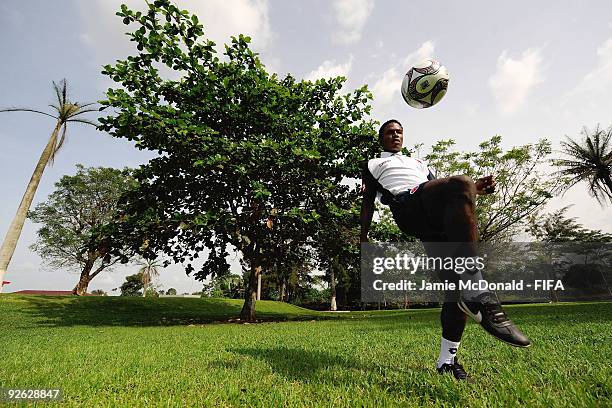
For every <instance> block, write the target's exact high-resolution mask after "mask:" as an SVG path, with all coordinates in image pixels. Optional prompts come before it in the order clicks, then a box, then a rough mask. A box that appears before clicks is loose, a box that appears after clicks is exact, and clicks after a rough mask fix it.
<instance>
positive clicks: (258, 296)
mask: <svg viewBox="0 0 612 408" xmlns="http://www.w3.org/2000/svg"><path fill="white" fill-rule="evenodd" d="M257 300H261V273H258V274H257Z"/></svg>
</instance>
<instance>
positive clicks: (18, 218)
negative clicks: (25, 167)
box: [0, 79, 97, 292]
mask: <svg viewBox="0 0 612 408" xmlns="http://www.w3.org/2000/svg"><path fill="white" fill-rule="evenodd" d="M53 89H54V90H55V94H56V96H57V105H54V104H52V105H49V106H51V107H52V108H53V109H54V110H55V111H56V112H57V113H54V114H49V113H45V112H41V111H38V110H35V109H30V108H6V109H0V112H32V113H37V114H40V115H45V116H49V117H51V118H53V119H56V120H57V123H56V124H55V128H53V131H52V132H51V137H49V141H48V142H47V146H45V148H44V150H43V152H42V154H41V155H40V158H39V159H38V163H37V164H36V167H35V169H34V173H33V174H32V177H31V178H30V182H29V183H28V186H27V187H26V191H25V193H24V195H23V197H22V199H21V203H20V204H19V207H18V209H17V214H15V217H14V218H13V221H12V222H11V225H10V226H9V229H8V231H7V233H6V236H5V238H4V241H2V246H1V247H0V292H2V287H3V286H4V283H3V282H4V275H5V274H6V270H7V268H8V266H9V263H10V262H11V258H12V257H13V253H14V252H15V248H16V247H17V241H18V240H19V236H20V235H21V230H22V229H23V224H24V222H25V220H26V217H27V213H28V210H29V209H30V206H31V205H32V200H33V199H34V195H35V194H36V190H37V189H38V184H39V183H40V179H41V178H42V175H43V172H44V170H45V167H47V165H50V164H53V161H54V159H55V155H56V154H57V152H58V151H59V150H60V149H61V148H62V146H63V145H64V140H65V139H66V133H67V130H68V124H69V123H83V124H86V125H92V126H96V123H95V122H92V121H90V120H88V119H84V118H82V117H80V116H81V115H83V114H85V113H88V112H93V111H96V110H97V109H94V108H90V106H92V105H94V104H93V103H86V104H84V105H81V104H79V103H78V102H71V101H70V100H69V99H68V91H67V83H66V80H65V79H64V80H62V81H60V83H59V84H56V83H55V82H53Z"/></svg>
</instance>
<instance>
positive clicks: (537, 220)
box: [527, 206, 612, 243]
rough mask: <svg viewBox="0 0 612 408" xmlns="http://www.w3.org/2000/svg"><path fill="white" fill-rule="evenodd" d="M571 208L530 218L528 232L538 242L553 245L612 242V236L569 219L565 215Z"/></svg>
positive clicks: (567, 207)
mask: <svg viewBox="0 0 612 408" xmlns="http://www.w3.org/2000/svg"><path fill="white" fill-rule="evenodd" d="M570 207H571V206H566V207H563V208H561V209H559V210H557V211H555V212H553V213H551V214H548V215H546V216H544V215H542V214H534V215H532V216H530V217H529V228H528V229H527V231H528V232H529V233H530V234H531V235H532V236H534V237H535V238H537V239H538V240H540V241H544V242H551V243H553V242H554V243H561V242H612V234H608V233H605V232H602V231H601V230H590V229H587V228H584V227H583V226H582V225H581V224H579V223H578V221H577V220H576V218H567V217H566V215H565V214H566V212H567V210H568V209H569V208H570Z"/></svg>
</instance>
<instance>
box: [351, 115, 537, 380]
mask: <svg viewBox="0 0 612 408" xmlns="http://www.w3.org/2000/svg"><path fill="white" fill-rule="evenodd" d="M378 136H379V139H380V142H381V144H382V147H383V152H382V153H381V155H380V158H375V159H371V160H369V161H368V163H367V166H366V167H365V168H364V171H363V184H362V193H363V202H362V206H361V242H368V230H369V229H370V225H371V223H372V215H373V213H374V200H375V198H376V196H377V194H380V201H381V203H383V204H386V205H388V206H389V208H390V209H391V212H392V213H393V218H394V219H395V222H396V223H397V225H398V227H399V228H400V229H401V230H402V231H403V232H405V233H406V234H408V235H411V236H414V237H417V238H418V239H419V240H421V241H422V242H424V243H433V242H453V243H465V244H464V245H463V244H462V245H463V246H462V247H461V248H460V251H461V253H458V252H455V253H454V255H455V256H457V255H461V256H475V255H476V250H475V244H474V243H475V242H476V241H477V240H478V230H477V225H476V215H475V212H474V210H475V201H476V195H477V194H491V193H493V192H494V190H495V180H494V178H493V176H486V177H482V178H480V179H478V180H476V181H475V182H474V181H472V180H471V179H470V178H469V177H467V176H452V177H447V178H440V179H436V178H435V177H434V176H433V174H432V172H431V171H430V170H429V168H428V167H427V164H426V163H425V162H424V161H423V160H420V159H416V158H413V157H407V156H404V155H402V154H401V152H400V151H401V148H402V145H403V142H404V132H403V127H402V125H401V123H400V122H398V121H397V120H395V119H391V120H388V121H387V122H385V123H383V125H382V126H381V127H380V130H379V132H378ZM425 246H426V249H427V248H428V246H427V244H426V245H425ZM430 247H432V245H430ZM428 255H430V256H433V254H431V253H428ZM451 274H452V275H454V276H448V275H447V276H441V278H449V279H452V280H458V279H464V277H463V275H462V277H461V278H459V277H458V276H457V275H456V274H455V273H454V272H451ZM475 274H478V275H479V274H480V272H471V273H470V274H464V275H465V279H475V280H478V279H479V278H482V276H481V275H480V276H478V275H477V276H474V275H475ZM467 316H470V317H471V318H473V319H474V320H475V321H476V322H478V323H480V325H481V326H482V327H483V328H484V329H485V330H486V331H487V332H489V333H490V334H491V335H493V336H495V337H496V338H498V339H499V340H502V341H504V342H506V343H509V344H511V345H513V346H517V347H528V346H529V345H530V342H529V339H528V338H527V337H526V336H525V335H524V334H523V333H521V331H520V330H519V329H518V328H517V327H516V326H515V325H514V324H513V323H512V322H511V321H510V320H509V319H508V318H507V317H506V314H505V313H504V311H503V309H502V307H501V305H500V303H499V300H498V299H497V296H495V294H494V293H491V292H487V291H476V292H474V291H469V292H468V291H463V292H461V293H457V292H454V293H449V292H447V293H445V302H444V305H443V306H442V312H441V316H440V320H441V322H442V342H441V346H440V357H439V358H438V362H437V368H438V372H439V373H440V374H442V373H446V372H449V373H452V374H453V376H454V377H455V378H457V379H459V380H466V379H468V380H469V379H470V378H469V376H468V374H466V372H465V371H464V369H463V367H462V366H461V365H460V364H459V362H458V360H457V356H456V354H457V350H458V349H459V344H460V341H461V336H462V334H463V330H464V328H465V324H466V318H467Z"/></svg>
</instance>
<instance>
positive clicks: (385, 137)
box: [378, 119, 404, 153]
mask: <svg viewBox="0 0 612 408" xmlns="http://www.w3.org/2000/svg"><path fill="white" fill-rule="evenodd" d="M378 140H379V141H380V144H381V145H382V147H383V150H384V151H387V152H391V153H396V152H399V151H400V150H402V146H403V144H404V128H403V127H402V124H401V123H399V121H398V120H395V119H390V120H388V121H386V122H385V123H383V124H382V126H381V127H380V130H379V131H378Z"/></svg>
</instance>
